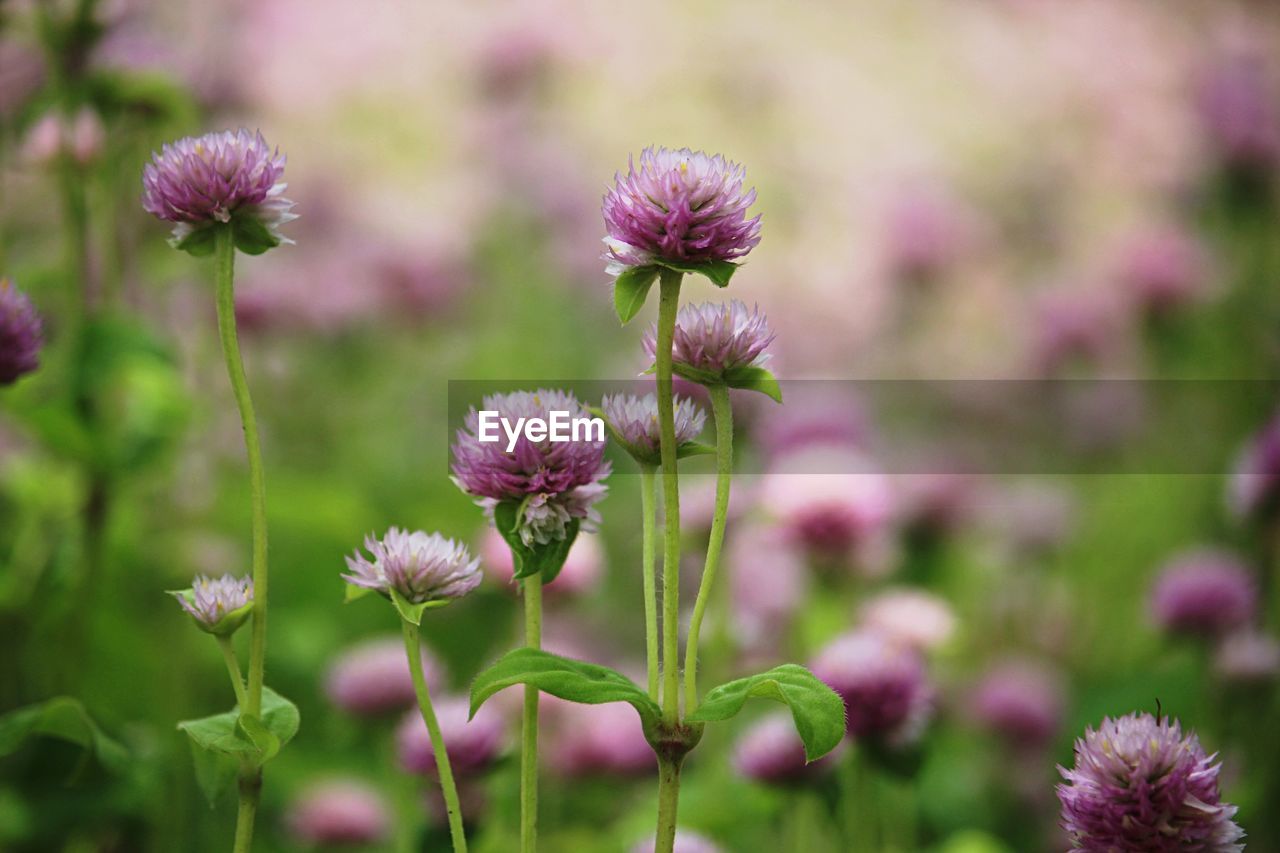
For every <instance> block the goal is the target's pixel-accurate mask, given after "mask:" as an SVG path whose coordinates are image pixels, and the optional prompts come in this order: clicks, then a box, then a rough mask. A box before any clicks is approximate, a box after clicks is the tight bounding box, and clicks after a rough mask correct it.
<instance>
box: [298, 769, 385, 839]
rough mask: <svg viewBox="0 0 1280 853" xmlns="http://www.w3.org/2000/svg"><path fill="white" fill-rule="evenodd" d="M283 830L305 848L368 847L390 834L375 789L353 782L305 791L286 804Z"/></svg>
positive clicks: (325, 784)
mask: <svg viewBox="0 0 1280 853" xmlns="http://www.w3.org/2000/svg"><path fill="white" fill-rule="evenodd" d="M284 820H285V826H286V827H287V828H288V830H289V834H290V836H292V838H293V840H294V842H296V843H298V844H306V845H319V846H330V845H333V846H340V845H370V844H379V843H381V842H384V841H386V839H387V837H388V836H389V835H390V834H391V826H392V818H391V812H390V809H389V808H388V807H387V804H386V802H385V801H384V800H383V797H382V795H381V794H380V793H378V791H377V789H375V788H373V787H372V786H370V785H367V784H365V783H364V782H360V781H357V780H354V779H335V780H332V781H328V782H320V783H317V784H315V785H311V786H310V787H307V788H305V789H304V790H303V791H302V793H300V794H298V795H297V796H296V797H295V798H294V800H293V801H292V802H291V803H290V804H289V806H288V809H287V811H286V812H285V819H284Z"/></svg>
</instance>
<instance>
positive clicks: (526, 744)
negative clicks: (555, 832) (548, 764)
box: [520, 572, 542, 853]
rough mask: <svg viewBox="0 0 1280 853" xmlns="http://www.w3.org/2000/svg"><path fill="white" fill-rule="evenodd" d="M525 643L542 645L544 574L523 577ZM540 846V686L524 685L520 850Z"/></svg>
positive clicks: (529, 852)
mask: <svg viewBox="0 0 1280 853" xmlns="http://www.w3.org/2000/svg"><path fill="white" fill-rule="evenodd" d="M524 642H525V645H526V646H528V647H529V648H531V649H539V648H542V573H541V572H539V573H537V574H534V575H530V576H529V577H527V578H525V579H524ZM537 847H538V688H536V687H533V686H532V685H528V684H526V685H525V688H524V715H523V716H522V718H521V721H520V850H521V851H522V853H533V851H534V850H536V849H537Z"/></svg>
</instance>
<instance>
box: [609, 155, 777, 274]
mask: <svg viewBox="0 0 1280 853" xmlns="http://www.w3.org/2000/svg"><path fill="white" fill-rule="evenodd" d="M745 176H746V170H745V169H743V168H742V167H741V166H739V165H738V164H736V163H731V162H729V161H728V160H725V159H724V158H723V157H721V156H720V155H718V154H717V155H715V156H710V155H708V154H704V153H703V152H701V151H690V150H689V149H688V148H681V149H680V150H678V151H672V150H670V149H667V148H646V149H645V150H644V151H643V152H641V154H640V162H639V163H638V164H637V163H636V162H635V160H632V161H631V164H630V168H629V170H628V172H627V174H626V176H623V175H621V174H617V175H614V186H613V188H612V189H610V190H609V191H608V192H607V193H605V196H604V203H603V205H602V211H603V213H604V224H605V230H606V232H608V235H607V236H606V237H605V238H604V243H605V246H606V251H605V254H604V259H605V260H606V261H607V262H608V265H609V266H608V270H609V274H610V275H615V276H616V275H618V274H619V273H621V272H622V271H623V270H625V269H626V268H628V267H635V266H645V265H647V264H651V263H655V262H657V263H661V262H662V261H674V262H677V263H685V264H697V263H705V262H708V261H733V260H736V259H738V258H741V257H742V256H743V255H745V254H747V252H749V251H751V250H752V249H753V248H755V246H756V244H758V243H759V242H760V217H759V216H756V217H754V218H750V219H748V218H747V208H749V207H751V205H752V204H753V203H754V202H755V200H756V191H755V190H745V191H744V190H743V187H742V181H743V178H744V177H745Z"/></svg>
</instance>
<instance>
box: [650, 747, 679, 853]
mask: <svg viewBox="0 0 1280 853" xmlns="http://www.w3.org/2000/svg"><path fill="white" fill-rule="evenodd" d="M680 763H681V761H680V759H677V760H674V761H673V760H671V759H670V758H664V757H661V756H659V758H658V834H657V836H656V839H655V841H654V845H653V850H654V853H673V851H674V850H675V846H676V821H677V818H678V813H679V808H680Z"/></svg>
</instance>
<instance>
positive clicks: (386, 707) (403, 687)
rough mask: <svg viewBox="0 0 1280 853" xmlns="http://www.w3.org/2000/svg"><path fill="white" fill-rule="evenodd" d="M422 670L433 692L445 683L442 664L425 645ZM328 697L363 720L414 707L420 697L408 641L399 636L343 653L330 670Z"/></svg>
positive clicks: (379, 640) (370, 642)
mask: <svg viewBox="0 0 1280 853" xmlns="http://www.w3.org/2000/svg"><path fill="white" fill-rule="evenodd" d="M422 669H423V674H424V676H425V677H426V680H427V684H428V685H429V686H430V687H431V689H433V690H434V689H437V688H438V687H439V686H440V684H441V683H442V682H443V681H444V677H443V674H442V672H443V669H442V667H441V665H440V663H439V662H437V661H436V659H435V657H434V656H433V655H432V654H431V653H430V652H429V651H428V650H427V649H426V647H425V646H424V647H423V649H422ZM325 694H326V695H327V696H328V697H329V700H330V701H331V702H333V704H334V705H337V706H338V707H339V708H341V709H342V710H344V711H346V712H347V713H349V714H355V715H356V716H360V717H376V716H381V715H383V714H387V713H390V712H394V711H402V710H404V709H405V708H410V707H413V704H414V702H415V701H416V700H417V696H416V694H415V693H414V690H413V676H412V674H411V673H410V672H409V656H408V655H407V654H405V650H404V640H403V639H401V638H400V636H399V635H393V636H388V637H381V638H378V639H374V640H367V641H365V642H362V643H359V644H357V645H354V646H352V647H350V648H348V649H346V650H345V651H343V652H342V654H340V655H339V656H338V658H337V659H336V660H334V662H333V663H332V665H330V667H329V673H328V675H327V677H326V678H325Z"/></svg>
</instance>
